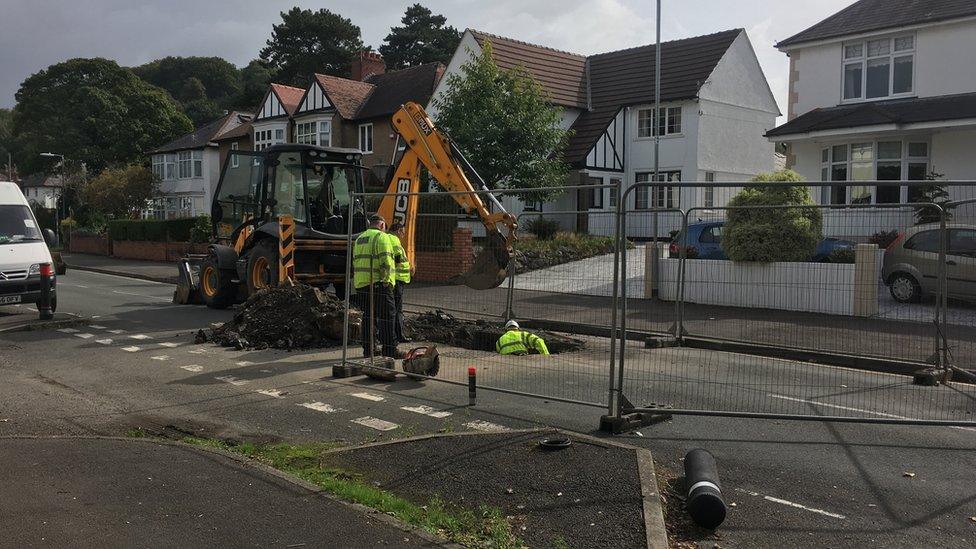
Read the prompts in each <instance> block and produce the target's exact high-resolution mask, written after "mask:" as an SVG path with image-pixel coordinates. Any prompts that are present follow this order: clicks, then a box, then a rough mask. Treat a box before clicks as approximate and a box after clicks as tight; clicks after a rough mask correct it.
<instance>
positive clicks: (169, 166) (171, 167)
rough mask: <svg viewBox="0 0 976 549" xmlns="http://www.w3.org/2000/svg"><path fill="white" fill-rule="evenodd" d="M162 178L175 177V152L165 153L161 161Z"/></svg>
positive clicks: (170, 178) (171, 178)
mask: <svg viewBox="0 0 976 549" xmlns="http://www.w3.org/2000/svg"><path fill="white" fill-rule="evenodd" d="M163 178H164V179H167V180H173V179H176V154H167V155H166V158H165V160H164V163H163Z"/></svg>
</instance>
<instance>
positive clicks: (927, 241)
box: [904, 231, 940, 253]
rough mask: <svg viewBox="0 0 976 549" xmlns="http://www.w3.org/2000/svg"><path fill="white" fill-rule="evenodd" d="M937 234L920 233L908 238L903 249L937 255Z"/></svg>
mask: <svg viewBox="0 0 976 549" xmlns="http://www.w3.org/2000/svg"><path fill="white" fill-rule="evenodd" d="M939 232H940V231H922V232H920V233H918V234H916V235H915V236H913V237H911V238H909V239H908V242H906V243H905V244H904V248H905V249H906V250H915V251H916V252H932V253H939Z"/></svg>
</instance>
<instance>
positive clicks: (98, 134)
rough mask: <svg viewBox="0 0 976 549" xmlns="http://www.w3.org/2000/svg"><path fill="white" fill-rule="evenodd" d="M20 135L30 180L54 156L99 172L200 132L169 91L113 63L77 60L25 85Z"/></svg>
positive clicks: (17, 116)
mask: <svg viewBox="0 0 976 549" xmlns="http://www.w3.org/2000/svg"><path fill="white" fill-rule="evenodd" d="M16 99H17V106H16V107H15V108H14V129H13V133H14V135H16V142H17V146H16V148H17V153H18V158H19V163H20V166H21V167H22V168H23V170H24V172H25V173H31V172H34V171H39V170H40V169H42V168H45V167H48V166H49V165H50V162H49V161H48V160H47V159H44V158H39V156H38V155H39V154H40V153H42V152H45V151H51V152H55V153H59V154H63V155H65V156H67V157H68V158H70V159H73V160H78V161H83V162H85V163H86V164H87V165H88V167H89V168H91V169H93V170H95V171H97V170H100V169H102V168H104V167H105V166H107V165H109V164H114V163H125V162H131V161H133V160H137V159H139V158H142V156H143V155H144V154H145V153H146V151H149V150H152V149H153V148H155V147H158V146H159V145H161V144H163V143H165V142H167V141H169V140H171V139H173V138H175V137H177V136H179V135H182V134H184V133H187V132H189V131H191V130H192V129H193V125H192V124H191V123H190V119H189V118H187V117H186V115H184V114H183V113H182V112H181V110H180V107H179V105H177V104H176V103H175V102H174V101H173V99H172V98H171V97H170V96H169V95H168V94H167V93H166V92H165V91H163V90H161V89H159V88H156V87H154V86H152V85H150V84H147V83H146V82H144V81H142V80H140V79H139V78H138V77H137V76H136V75H135V74H133V73H132V71H130V70H128V69H125V68H122V67H120V66H119V65H118V64H117V63H116V62H115V61H110V60H107V59H99V58H96V59H70V60H68V61H64V62H62V63H57V64H55V65H51V66H50V67H48V68H47V69H44V70H42V71H40V72H38V73H36V74H34V75H32V76H30V77H28V78H27V79H26V80H24V82H23V83H22V84H21V85H20V89H19V90H18V91H17V94H16Z"/></svg>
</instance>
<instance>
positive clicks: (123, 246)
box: [112, 240, 207, 262]
mask: <svg viewBox="0 0 976 549" xmlns="http://www.w3.org/2000/svg"><path fill="white" fill-rule="evenodd" d="M206 251H207V245H206V244H192V243H189V242H144V241H136V240H116V241H113V242H112V257H117V258H119V259H141V260H144V261H161V262H171V261H176V260H177V259H179V258H181V257H183V256H184V255H186V254H188V253H206Z"/></svg>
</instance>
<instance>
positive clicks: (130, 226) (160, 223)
mask: <svg viewBox="0 0 976 549" xmlns="http://www.w3.org/2000/svg"><path fill="white" fill-rule="evenodd" d="M209 219H210V218H208V217H202V218H197V217H193V218H186V219H165V220H157V219H113V220H111V221H109V222H108V234H109V235H110V236H111V237H112V240H135V241H148V242H190V241H191V238H192V235H193V231H194V229H195V228H196V227H197V225H198V224H201V223H206V236H205V237H204V240H200V241H198V242H206V241H207V240H209V238H210V224H209V223H210V222H209Z"/></svg>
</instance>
